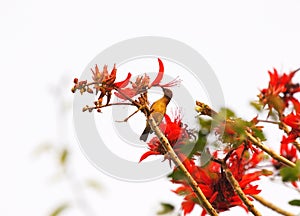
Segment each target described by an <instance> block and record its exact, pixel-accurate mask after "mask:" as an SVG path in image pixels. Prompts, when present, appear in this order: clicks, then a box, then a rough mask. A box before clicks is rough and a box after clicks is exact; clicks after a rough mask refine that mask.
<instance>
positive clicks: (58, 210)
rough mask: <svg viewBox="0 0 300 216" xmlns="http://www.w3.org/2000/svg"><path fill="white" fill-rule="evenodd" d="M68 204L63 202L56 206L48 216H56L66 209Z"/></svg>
mask: <svg viewBox="0 0 300 216" xmlns="http://www.w3.org/2000/svg"><path fill="white" fill-rule="evenodd" d="M69 207H70V205H69V204H68V203H64V204H61V205H59V206H58V207H56V208H55V209H54V210H53V212H51V213H50V214H49V216H58V215H60V214H61V213H62V212H63V211H64V210H66V209H67V208H69Z"/></svg>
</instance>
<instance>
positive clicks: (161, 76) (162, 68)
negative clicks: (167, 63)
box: [150, 58, 164, 86]
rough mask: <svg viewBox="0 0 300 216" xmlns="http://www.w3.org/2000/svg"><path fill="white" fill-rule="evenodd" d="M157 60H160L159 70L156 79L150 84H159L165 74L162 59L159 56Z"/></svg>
mask: <svg viewBox="0 0 300 216" xmlns="http://www.w3.org/2000/svg"><path fill="white" fill-rule="evenodd" d="M157 60H158V64H159V71H158V74H157V76H156V78H155V80H154V81H153V82H152V83H151V85H150V86H156V85H158V84H159V83H160V81H161V80H162V78H163V76H164V64H163V63H162V61H161V60H160V59H159V58H158V59H157Z"/></svg>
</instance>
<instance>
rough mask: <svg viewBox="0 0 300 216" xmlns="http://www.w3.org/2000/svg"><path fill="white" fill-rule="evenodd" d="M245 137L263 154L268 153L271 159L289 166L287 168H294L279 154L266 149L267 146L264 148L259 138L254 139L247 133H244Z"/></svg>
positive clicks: (290, 162) (293, 165)
mask: <svg viewBox="0 0 300 216" xmlns="http://www.w3.org/2000/svg"><path fill="white" fill-rule="evenodd" d="M246 134H247V136H248V137H249V139H250V140H251V141H252V142H253V144H254V145H255V146H256V147H258V148H260V149H262V150H263V151H264V152H266V153H268V154H269V155H270V156H271V157H272V158H274V159H276V160H278V161H279V162H281V163H283V164H285V165H287V166H289V167H295V166H296V164H295V163H293V162H292V161H290V160H288V159H286V158H285V157H282V156H280V155H279V154H277V153H276V152H275V151H273V150H272V149H270V148H268V147H267V146H265V145H264V144H263V143H262V142H261V141H260V139H259V138H256V137H254V136H252V134H251V133H249V132H248V131H246Z"/></svg>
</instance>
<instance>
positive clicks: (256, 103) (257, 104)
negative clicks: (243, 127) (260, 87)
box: [250, 101, 263, 112]
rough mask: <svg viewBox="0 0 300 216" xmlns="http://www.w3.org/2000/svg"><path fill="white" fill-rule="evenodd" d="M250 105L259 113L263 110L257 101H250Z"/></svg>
mask: <svg viewBox="0 0 300 216" xmlns="http://www.w3.org/2000/svg"><path fill="white" fill-rule="evenodd" d="M250 105H251V106H252V107H253V108H254V109H256V110H257V111H259V112H260V111H262V109H263V105H262V104H261V103H259V101H251V102H250Z"/></svg>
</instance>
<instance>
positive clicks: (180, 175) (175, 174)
mask: <svg viewBox="0 0 300 216" xmlns="http://www.w3.org/2000/svg"><path fill="white" fill-rule="evenodd" d="M168 178H172V179H173V180H175V181H178V180H182V179H185V175H184V174H183V172H182V171H181V170H179V169H175V170H174V171H173V172H172V173H171V174H169V175H168Z"/></svg>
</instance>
